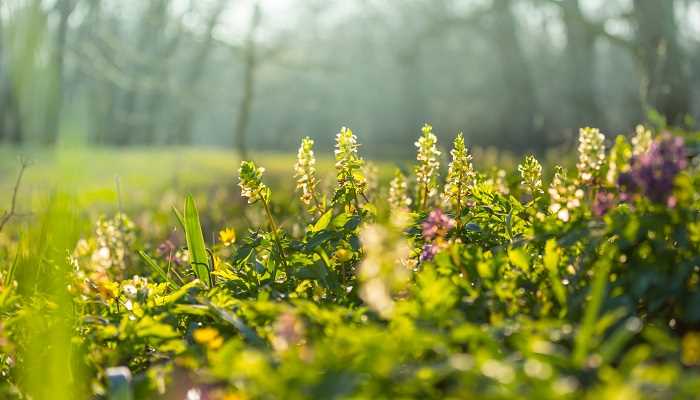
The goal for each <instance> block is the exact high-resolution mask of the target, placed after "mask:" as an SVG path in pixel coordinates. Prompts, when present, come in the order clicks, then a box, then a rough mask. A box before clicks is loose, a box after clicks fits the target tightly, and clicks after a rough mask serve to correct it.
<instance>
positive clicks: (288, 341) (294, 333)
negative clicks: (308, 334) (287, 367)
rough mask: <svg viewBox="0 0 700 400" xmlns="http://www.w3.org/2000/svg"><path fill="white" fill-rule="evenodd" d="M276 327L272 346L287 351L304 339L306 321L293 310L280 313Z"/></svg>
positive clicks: (277, 349)
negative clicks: (292, 311)
mask: <svg viewBox="0 0 700 400" xmlns="http://www.w3.org/2000/svg"><path fill="white" fill-rule="evenodd" d="M274 329H275V336H274V337H273V339H272V347H273V348H274V349H275V350H276V351H278V352H283V351H286V350H288V349H290V348H291V347H293V346H296V345H298V344H300V343H302V342H303V340H304V335H305V329H304V322H303V321H302V320H301V319H299V318H297V316H296V315H294V314H293V313H291V312H285V313H283V314H282V315H280V316H279V317H278V318H277V321H276V322H275V328H274Z"/></svg>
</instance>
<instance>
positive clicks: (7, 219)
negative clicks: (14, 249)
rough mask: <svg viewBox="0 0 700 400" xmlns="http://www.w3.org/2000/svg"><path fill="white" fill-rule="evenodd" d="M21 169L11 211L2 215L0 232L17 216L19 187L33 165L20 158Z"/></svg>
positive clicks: (16, 182)
mask: <svg viewBox="0 0 700 400" xmlns="http://www.w3.org/2000/svg"><path fill="white" fill-rule="evenodd" d="M19 161H20V169H19V173H18V174H17V180H16V181H15V186H14V188H13V189H12V201H11V203H10V209H9V210H6V211H4V212H3V213H2V215H0V232H2V229H3V228H4V227H5V225H6V224H7V223H8V222H10V219H12V217H14V216H16V215H17V192H18V191H19V187H20V185H21V184H22V177H23V176H24V171H26V170H27V168H29V166H30V165H31V162H30V161H29V160H27V159H25V158H20V160H19Z"/></svg>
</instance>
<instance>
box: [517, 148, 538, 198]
mask: <svg viewBox="0 0 700 400" xmlns="http://www.w3.org/2000/svg"><path fill="white" fill-rule="evenodd" d="M518 171H519V172H520V178H521V179H520V182H521V184H522V185H523V186H525V187H526V188H527V190H528V191H529V192H530V194H531V195H532V196H535V195H538V194H540V193H542V165H540V163H539V161H537V159H536V158H535V156H533V155H528V156H526V157H525V159H524V160H523V163H522V164H520V165H518Z"/></svg>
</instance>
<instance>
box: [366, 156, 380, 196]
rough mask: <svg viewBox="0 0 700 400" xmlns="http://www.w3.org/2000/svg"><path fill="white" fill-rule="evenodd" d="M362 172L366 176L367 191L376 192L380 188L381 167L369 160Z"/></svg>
mask: <svg viewBox="0 0 700 400" xmlns="http://www.w3.org/2000/svg"><path fill="white" fill-rule="evenodd" d="M362 174H363V175H364V176H365V181H366V192H367V193H368V194H370V193H375V192H376V191H377V189H379V168H377V166H376V165H374V163H371V162H367V163H366V164H365V165H364V166H363V167H362Z"/></svg>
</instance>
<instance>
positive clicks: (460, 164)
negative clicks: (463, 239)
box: [443, 132, 476, 215]
mask: <svg viewBox="0 0 700 400" xmlns="http://www.w3.org/2000/svg"><path fill="white" fill-rule="evenodd" d="M450 154H451V155H452V162H450V166H449V168H448V171H447V183H446V184H445V192H444V193H443V197H444V198H445V200H446V201H448V202H449V203H450V204H451V206H452V207H454V209H455V210H456V211H457V215H461V214H462V210H463V209H464V207H465V206H466V202H467V196H468V195H469V192H470V191H471V189H472V187H473V186H474V178H475V176H476V174H475V173H474V167H473V166H472V155H471V154H469V152H468V151H467V148H466V146H465V145H464V136H463V134H462V133H461V132H460V133H459V134H458V135H457V137H456V138H455V141H454V145H453V148H452V151H450Z"/></svg>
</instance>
